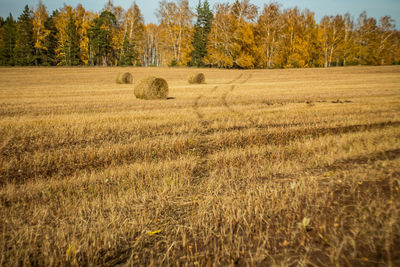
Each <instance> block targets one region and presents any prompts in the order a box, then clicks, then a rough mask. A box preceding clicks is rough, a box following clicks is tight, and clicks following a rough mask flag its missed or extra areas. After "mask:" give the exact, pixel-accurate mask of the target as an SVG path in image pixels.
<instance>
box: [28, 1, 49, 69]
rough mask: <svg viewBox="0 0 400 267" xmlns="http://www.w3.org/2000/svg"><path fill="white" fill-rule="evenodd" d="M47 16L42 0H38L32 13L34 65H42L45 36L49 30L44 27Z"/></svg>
mask: <svg viewBox="0 0 400 267" xmlns="http://www.w3.org/2000/svg"><path fill="white" fill-rule="evenodd" d="M48 17H49V15H48V13H47V10H46V7H45V6H44V5H43V3H42V1H41V0H39V3H38V6H37V8H36V10H35V12H34V13H33V20H32V23H33V39H34V42H35V65H42V63H43V61H44V58H45V55H46V51H47V47H46V37H47V36H48V35H49V33H50V31H49V30H48V29H46V27H45V23H46V20H47V18H48Z"/></svg>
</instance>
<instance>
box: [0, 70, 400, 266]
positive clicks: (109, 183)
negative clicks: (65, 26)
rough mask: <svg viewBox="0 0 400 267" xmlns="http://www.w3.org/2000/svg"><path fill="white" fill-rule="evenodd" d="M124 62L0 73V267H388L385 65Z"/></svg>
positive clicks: (390, 197)
mask: <svg viewBox="0 0 400 267" xmlns="http://www.w3.org/2000/svg"><path fill="white" fill-rule="evenodd" d="M125 70H126V71H129V72H130V73H132V74H133V76H134V77H135V81H137V80H141V79H143V78H145V77H147V76H149V75H154V76H156V77H161V78H164V79H165V80H166V81H167V82H168V85H169V99H167V100H147V101H145V100H141V99H136V97H135V95H134V88H133V85H132V84H119V85H117V84H115V77H116V76H117V74H118V73H119V72H121V70H120V68H1V69H0V155H1V156H0V229H1V238H0V265H2V266H3V265H28V264H30V265H45V266H48V265H57V266H58V265H74V266H76V265H99V266H110V265H118V264H128V265H134V266H138V265H140V266H142V265H191V266H195V265H199V266H208V265H217V266H218V265H220V266H225V265H239V266H247V265H252V266H266V265H273V266H274V265H279V266H281V265H283V266H288V265H317V266H322V265H324V266H326V265H340V266H342V265H354V266H372V265H373V266H376V265H378V266H399V265H400V67H397V66H390V67H348V68H330V69H288V70H213V69H199V70H197V71H199V72H202V73H204V74H205V76H206V77H207V84H201V85H198V84H197V85H188V84H187V83H188V81H187V77H188V76H189V74H190V73H193V72H194V70H193V69H185V68H124V71H125ZM195 71H196V70H195ZM27 81H28V82H27Z"/></svg>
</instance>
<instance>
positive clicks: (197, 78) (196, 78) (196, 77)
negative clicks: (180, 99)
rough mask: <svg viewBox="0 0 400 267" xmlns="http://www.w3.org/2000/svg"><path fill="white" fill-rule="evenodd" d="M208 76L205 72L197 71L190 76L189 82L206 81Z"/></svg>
mask: <svg viewBox="0 0 400 267" xmlns="http://www.w3.org/2000/svg"><path fill="white" fill-rule="evenodd" d="M205 81H206V77H205V76H204V74H203V73H196V74H193V75H190V76H189V83H205Z"/></svg>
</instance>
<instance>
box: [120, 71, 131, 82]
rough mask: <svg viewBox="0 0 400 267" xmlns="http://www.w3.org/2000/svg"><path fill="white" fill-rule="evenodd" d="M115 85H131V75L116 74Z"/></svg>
mask: <svg viewBox="0 0 400 267" xmlns="http://www.w3.org/2000/svg"><path fill="white" fill-rule="evenodd" d="M117 83H120V84H131V83H133V76H132V74H130V73H129V72H125V73H120V74H118V76H117Z"/></svg>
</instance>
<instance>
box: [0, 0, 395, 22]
mask: <svg viewBox="0 0 400 267" xmlns="http://www.w3.org/2000/svg"><path fill="white" fill-rule="evenodd" d="M133 1H134V0H114V1H113V2H114V5H116V6H122V7H123V8H124V9H128V8H129V6H130V5H131V4H132V2H133ZM169 1H171V0H169ZM234 1H235V0H208V2H209V3H210V5H211V7H213V6H214V4H215V3H226V2H229V3H233V2H234ZM42 2H43V4H44V5H45V6H46V7H47V10H48V11H49V13H50V12H51V11H52V10H55V9H58V8H61V7H63V6H64V3H65V4H67V5H71V6H74V7H75V6H76V5H77V4H79V3H81V4H82V5H83V6H84V7H85V8H86V9H87V10H90V11H93V12H98V11H99V10H101V9H102V8H103V7H104V4H105V3H106V2H107V0H86V1H82V0H42ZM270 2H271V1H269V0H252V1H251V3H253V4H255V5H257V6H258V7H259V8H260V9H259V11H261V8H262V7H263V6H264V4H268V3H270ZM272 2H277V3H279V4H281V5H282V7H283V8H291V7H295V6H297V7H299V8H300V9H305V8H308V9H310V10H311V11H313V12H314V13H315V19H316V21H317V22H318V23H319V21H320V20H321V18H322V17H323V16H325V15H338V14H340V15H343V14H345V13H346V12H349V13H350V14H351V15H352V16H353V17H354V19H355V20H356V19H357V17H358V16H359V15H360V13H361V12H362V11H364V10H365V11H366V12H367V14H368V16H369V17H375V18H377V19H379V18H380V17H382V16H385V15H390V16H391V17H392V18H393V19H394V20H395V23H396V28H397V29H399V28H400V27H399V24H400V0H301V1H295V0H278V1H272ZM136 3H137V4H138V6H139V8H140V10H141V11H142V14H143V16H144V19H145V22H146V23H149V22H153V23H158V21H157V17H156V15H155V11H156V9H157V8H158V3H159V0H136ZM189 3H190V6H191V7H192V8H193V10H194V8H195V7H196V6H197V4H198V0H189ZM26 4H28V5H29V6H30V7H31V8H36V6H37V4H38V0H0V16H2V17H3V18H5V17H7V16H8V14H9V13H10V12H11V13H12V14H13V16H14V18H15V19H16V18H18V16H19V15H20V14H21V12H22V10H23V8H24V6H25V5H26Z"/></svg>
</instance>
